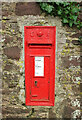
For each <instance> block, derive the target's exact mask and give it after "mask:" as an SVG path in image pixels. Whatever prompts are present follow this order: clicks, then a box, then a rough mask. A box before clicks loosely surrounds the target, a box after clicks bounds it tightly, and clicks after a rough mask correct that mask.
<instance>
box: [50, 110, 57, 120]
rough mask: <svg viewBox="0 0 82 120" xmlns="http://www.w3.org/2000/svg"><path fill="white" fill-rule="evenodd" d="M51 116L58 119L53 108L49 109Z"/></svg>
mask: <svg viewBox="0 0 82 120" xmlns="http://www.w3.org/2000/svg"><path fill="white" fill-rule="evenodd" d="M49 118H55V119H56V114H55V113H54V112H53V109H49Z"/></svg>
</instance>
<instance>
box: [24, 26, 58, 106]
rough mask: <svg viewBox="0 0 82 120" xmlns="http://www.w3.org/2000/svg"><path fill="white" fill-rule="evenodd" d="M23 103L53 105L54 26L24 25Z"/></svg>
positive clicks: (28, 104)
mask: <svg viewBox="0 0 82 120" xmlns="http://www.w3.org/2000/svg"><path fill="white" fill-rule="evenodd" d="M24 46H25V47H24V48H25V96H26V97H25V99H26V100H25V103H26V105H27V106H54V99H55V50H56V27H55V26H25V27H24Z"/></svg>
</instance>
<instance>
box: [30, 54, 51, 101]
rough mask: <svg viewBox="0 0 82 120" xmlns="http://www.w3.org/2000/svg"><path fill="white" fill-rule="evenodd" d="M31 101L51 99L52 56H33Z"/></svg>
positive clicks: (31, 61)
mask: <svg viewBox="0 0 82 120" xmlns="http://www.w3.org/2000/svg"><path fill="white" fill-rule="evenodd" d="M30 59H31V60H30V63H31V67H30V68H31V79H30V80H31V81H30V84H31V87H30V100H31V101H49V83H50V77H49V73H50V72H49V70H50V56H46V57H44V56H31V57H30Z"/></svg>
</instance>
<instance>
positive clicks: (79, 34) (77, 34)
mask: <svg viewBox="0 0 82 120" xmlns="http://www.w3.org/2000/svg"><path fill="white" fill-rule="evenodd" d="M80 36H82V33H76V34H73V35H71V37H72V38H79V37H80Z"/></svg>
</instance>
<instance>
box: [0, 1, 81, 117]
mask: <svg viewBox="0 0 82 120" xmlns="http://www.w3.org/2000/svg"><path fill="white" fill-rule="evenodd" d="M28 4H30V6H28ZM33 4H34V5H33ZM17 5H18V7H17ZM31 5H32V6H33V7H34V8H33V9H34V10H35V11H31V13H30V9H31V7H32V6H31ZM21 6H22V7H21ZM26 8H27V10H25V9H26ZM38 9H39V12H37V10H38ZM20 10H21V11H20ZM23 10H24V11H25V13H24V12H23ZM20 12H21V13H20ZM35 13H37V14H38V15H37V14H35ZM40 13H41V12H40V8H39V6H38V5H37V4H36V3H32V4H31V3H23V4H22V3H15V2H12V3H8V2H5V3H4V2H3V3H2V38H3V39H2V46H1V48H0V49H2V59H3V64H2V69H3V72H2V78H3V79H2V115H3V118H79V119H80V118H81V111H80V104H81V96H80V95H81V91H80V88H81V84H82V83H81V69H82V68H81V67H80V64H81V59H80V54H81V53H80V49H81V48H80V44H75V43H78V39H79V38H78V37H79V36H80V35H81V31H80V30H78V29H76V28H75V27H73V28H69V27H68V26H65V27H63V26H62V23H61V19H60V18H58V17H53V16H50V15H48V16H45V13H42V14H40ZM24 26H56V31H57V33H56V41H57V45H56V77H55V106H54V107H43V106H42V107H40V106H38V107H33V106H31V107H30V106H25V75H24V48H23V47H24ZM32 108H34V113H31V112H32Z"/></svg>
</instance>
